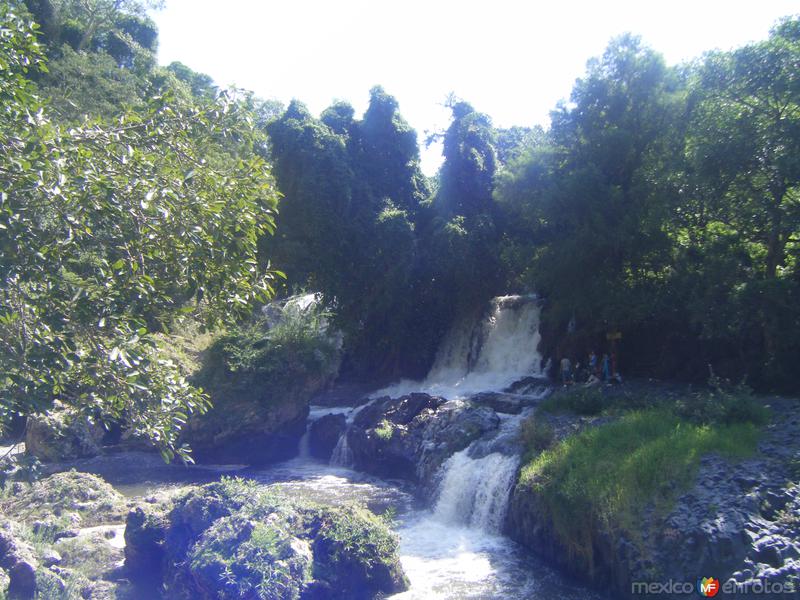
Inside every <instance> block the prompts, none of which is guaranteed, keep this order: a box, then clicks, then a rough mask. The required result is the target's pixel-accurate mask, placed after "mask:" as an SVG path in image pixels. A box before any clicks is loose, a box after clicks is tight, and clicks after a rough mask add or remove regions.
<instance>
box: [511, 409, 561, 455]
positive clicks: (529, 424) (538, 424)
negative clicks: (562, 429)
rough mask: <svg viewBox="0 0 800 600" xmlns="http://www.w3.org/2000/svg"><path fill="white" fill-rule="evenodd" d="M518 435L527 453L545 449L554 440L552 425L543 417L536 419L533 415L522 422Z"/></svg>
mask: <svg viewBox="0 0 800 600" xmlns="http://www.w3.org/2000/svg"><path fill="white" fill-rule="evenodd" d="M519 435H520V441H521V442H522V447H523V448H525V451H526V452H527V453H538V452H542V451H544V450H547V449H548V448H549V447H550V446H552V445H553V442H554V441H555V432H554V431H553V426H552V425H550V423H548V422H547V421H545V420H543V419H537V418H536V416H535V415H534V416H531V417H528V418H527V419H525V420H524V421H523V422H522V425H521V426H520V432H519Z"/></svg>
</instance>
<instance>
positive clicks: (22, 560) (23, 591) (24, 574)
mask: <svg viewBox="0 0 800 600" xmlns="http://www.w3.org/2000/svg"><path fill="white" fill-rule="evenodd" d="M38 566H39V562H38V561H37V560H36V556H35V553H34V550H33V547H32V546H31V545H30V544H28V543H27V542H24V541H23V540H22V539H21V537H20V536H19V533H18V532H17V525H16V524H15V523H13V522H11V521H4V522H2V523H0V569H3V570H4V571H5V572H6V573H7V574H8V579H9V583H8V596H9V598H24V599H27V598H33V597H34V595H35V594H36V569H37V568H38Z"/></svg>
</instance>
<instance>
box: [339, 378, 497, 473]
mask: <svg viewBox="0 0 800 600" xmlns="http://www.w3.org/2000/svg"><path fill="white" fill-rule="evenodd" d="M499 422H500V420H499V418H498V417H497V415H496V414H495V412H494V411H493V410H491V409H490V408H487V407H485V406H477V405H475V404H473V403H471V402H464V401H453V402H446V401H445V400H444V399H443V398H438V397H434V396H429V395H428V394H421V393H415V394H409V395H407V396H403V397H400V398H386V399H381V400H378V401H375V402H374V403H372V404H370V405H369V406H367V407H365V408H364V409H363V410H361V411H360V412H359V413H358V414H357V415H356V417H355V419H354V421H353V424H352V425H351V427H350V429H349V430H348V433H347V441H348V446H349V447H350V450H351V451H352V454H353V462H354V466H355V467H356V468H357V469H359V470H363V471H367V472H369V473H373V474H375V475H379V476H382V477H389V478H402V479H407V480H410V481H413V482H416V483H423V484H427V483H429V482H430V481H431V480H432V478H433V477H434V475H435V473H436V471H437V470H438V468H439V467H440V466H441V464H442V463H443V462H444V461H445V460H447V458H449V457H450V456H451V455H452V454H453V453H455V452H458V451H459V450H463V449H464V448H466V447H467V446H468V445H469V444H470V443H472V442H473V441H474V440H476V439H477V438H479V437H480V436H482V435H484V434H485V433H487V432H489V431H492V430H495V429H497V427H498V424H499Z"/></svg>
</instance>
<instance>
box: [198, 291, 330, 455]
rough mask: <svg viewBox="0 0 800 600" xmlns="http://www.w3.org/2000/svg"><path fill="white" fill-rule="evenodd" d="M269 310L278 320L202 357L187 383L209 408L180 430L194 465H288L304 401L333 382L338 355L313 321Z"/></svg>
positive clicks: (237, 332) (246, 330) (236, 334)
mask: <svg viewBox="0 0 800 600" xmlns="http://www.w3.org/2000/svg"><path fill="white" fill-rule="evenodd" d="M291 302H292V301H291V300H290V301H287V302H286V305H287V306H293V304H291ZM273 308H274V309H275V310H276V311H278V313H279V315H282V316H281V317H280V319H278V321H275V319H273V318H272V317H269V318H265V319H261V320H256V321H253V322H250V323H247V324H245V325H243V326H242V327H240V328H237V329H234V330H233V331H231V332H229V333H228V334H226V335H223V336H221V337H219V338H218V339H217V340H216V341H215V342H214V343H213V344H211V346H210V347H209V348H208V349H207V350H206V351H205V352H204V356H203V360H202V367H201V368H200V369H199V371H198V372H196V373H195V374H194V375H193V377H192V379H193V382H194V383H196V384H197V385H199V386H201V387H202V388H203V389H204V390H205V391H206V392H207V393H208V394H209V396H210V397H211V402H212V407H211V409H210V410H209V411H208V412H207V413H205V414H203V415H194V416H193V417H192V418H191V419H190V421H189V423H188V426H187V427H186V428H185V430H184V440H185V441H186V442H188V443H189V445H190V446H191V447H192V449H193V456H194V458H195V460H197V461H198V462H204V463H236V464H249V465H263V464H268V463H273V462H278V461H281V460H286V459H287V458H291V457H292V456H294V454H295V453H296V451H297V445H298V442H299V440H300V438H301V437H302V436H303V434H304V433H305V429H306V417H307V416H308V411H309V400H310V399H311V397H313V396H314V395H315V394H317V393H318V392H320V391H321V390H323V389H325V388H326V387H327V386H328V385H329V384H330V382H331V381H332V380H333V379H334V378H335V377H336V374H337V372H338V368H339V355H340V348H339V345H338V343H337V342H336V340H335V339H334V337H333V336H332V335H329V334H328V333H327V332H326V329H325V328H324V327H323V328H322V329H320V328H319V327H320V326H319V322H318V319H315V318H312V317H311V316H309V317H308V319H306V317H304V316H303V315H304V314H305V313H303V312H302V311H300V313H295V312H294V309H292V310H288V312H287V309H286V307H285V306H278V307H273ZM276 318H277V317H276ZM282 323H283V324H282Z"/></svg>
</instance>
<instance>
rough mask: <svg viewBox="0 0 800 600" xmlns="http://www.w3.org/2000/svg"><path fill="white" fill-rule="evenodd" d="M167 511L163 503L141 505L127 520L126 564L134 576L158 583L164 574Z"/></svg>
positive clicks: (146, 581) (132, 577) (139, 579)
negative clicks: (161, 504) (159, 504)
mask: <svg viewBox="0 0 800 600" xmlns="http://www.w3.org/2000/svg"><path fill="white" fill-rule="evenodd" d="M166 528H167V519H166V514H165V513H164V511H163V510H162V507H161V506H158V507H154V506H152V505H145V506H139V507H136V508H134V509H133V510H131V512H129V513H128V518H127V520H126V521H125V567H126V569H127V572H128V573H129V575H130V577H131V579H132V580H135V581H138V582H142V583H145V584H153V585H158V584H159V583H160V582H161V581H162V579H163V577H164V559H165V551H164V536H165V533H166Z"/></svg>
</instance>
